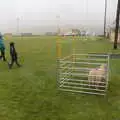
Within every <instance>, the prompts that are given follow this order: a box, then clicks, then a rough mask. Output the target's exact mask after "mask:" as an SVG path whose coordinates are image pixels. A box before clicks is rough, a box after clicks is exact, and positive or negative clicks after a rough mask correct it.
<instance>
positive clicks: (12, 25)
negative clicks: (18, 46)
mask: <svg viewBox="0 0 120 120" xmlns="http://www.w3.org/2000/svg"><path fill="white" fill-rule="evenodd" d="M104 2H105V0H1V3H0V5H1V6H0V15H1V16H0V32H2V33H4V32H13V33H16V31H17V24H18V21H17V18H19V32H33V33H34V34H40V33H44V32H47V31H56V27H57V24H59V25H60V27H66V28H68V27H75V28H81V27H87V28H91V29H92V28H95V29H94V31H103V24H104V7H105V6H104ZM107 6H108V8H107V25H109V24H112V22H113V21H114V20H115V16H116V14H115V12H116V6H117V0H108V3H107ZM56 16H60V18H59V20H58V19H57V18H56Z"/></svg>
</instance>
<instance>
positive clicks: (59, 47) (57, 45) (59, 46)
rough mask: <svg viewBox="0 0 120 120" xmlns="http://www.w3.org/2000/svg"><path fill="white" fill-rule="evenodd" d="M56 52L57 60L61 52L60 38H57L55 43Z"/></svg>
mask: <svg viewBox="0 0 120 120" xmlns="http://www.w3.org/2000/svg"><path fill="white" fill-rule="evenodd" d="M56 52H57V59H60V58H61V55H62V50H61V43H60V37H59V36H58V38H57V42H56Z"/></svg>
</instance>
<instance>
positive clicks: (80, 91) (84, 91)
mask: <svg viewBox="0 0 120 120" xmlns="http://www.w3.org/2000/svg"><path fill="white" fill-rule="evenodd" d="M59 90H62V91H69V92H77V93H85V94H92V95H102V96H104V95H105V94H102V93H94V92H85V91H77V90H69V89H63V88H62V89H61V88H59Z"/></svg>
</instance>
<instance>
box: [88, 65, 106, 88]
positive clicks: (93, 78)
mask: <svg viewBox="0 0 120 120" xmlns="http://www.w3.org/2000/svg"><path fill="white" fill-rule="evenodd" d="M106 68H107V66H106V65H105V64H102V65H101V66H100V67H99V68H95V69H91V70H90V72H89V75H88V81H89V86H91V84H92V85H94V87H95V88H98V87H99V86H100V85H101V82H105V79H106V76H105V75H106Z"/></svg>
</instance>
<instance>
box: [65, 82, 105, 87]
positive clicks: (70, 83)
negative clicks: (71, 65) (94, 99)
mask: <svg viewBox="0 0 120 120" xmlns="http://www.w3.org/2000/svg"><path fill="white" fill-rule="evenodd" d="M64 84H69V85H80V86H91V87H96V86H97V85H90V84H81V83H73V82H64ZM99 87H101V88H105V86H102V85H99Z"/></svg>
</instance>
